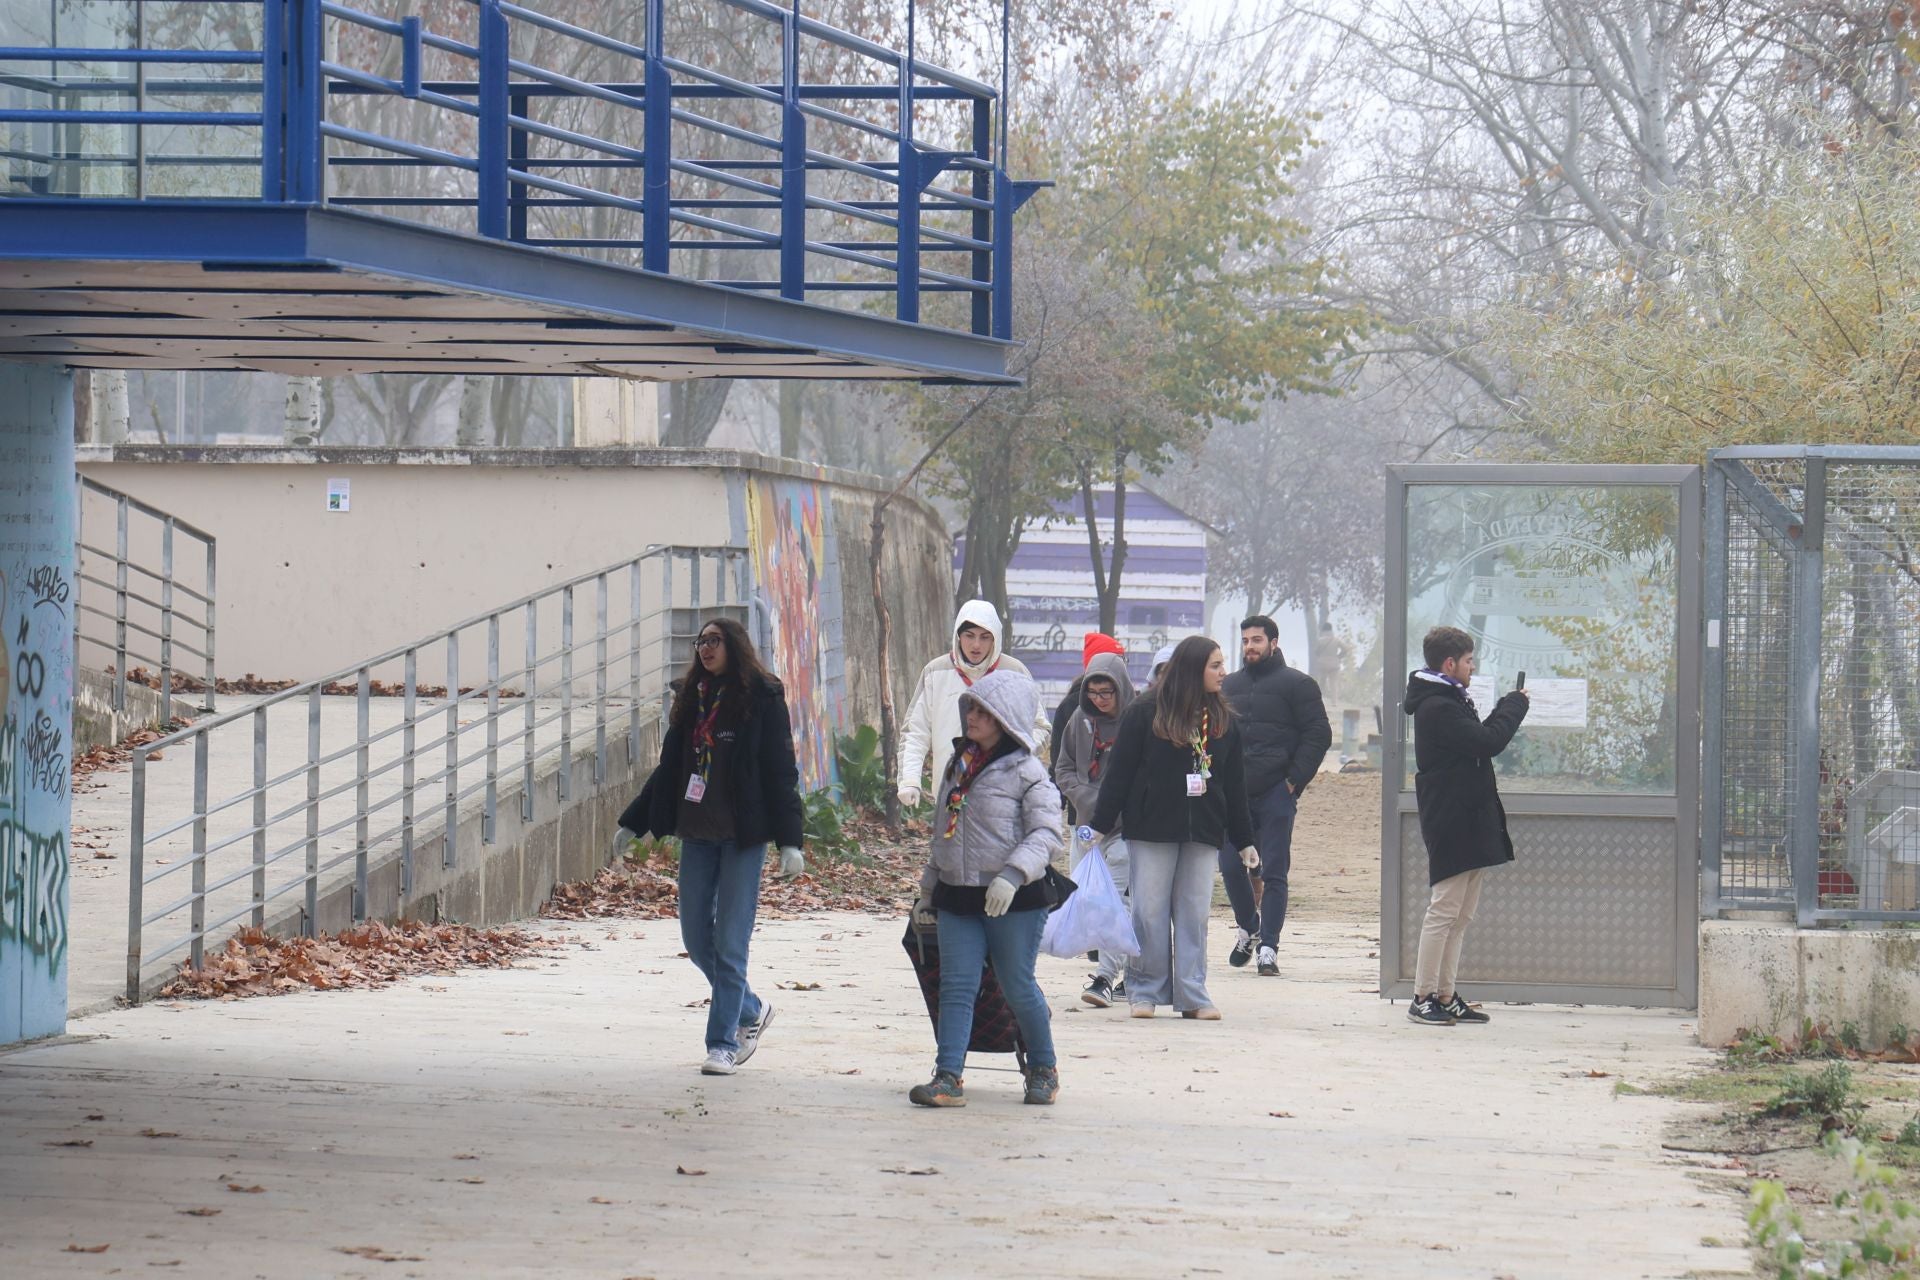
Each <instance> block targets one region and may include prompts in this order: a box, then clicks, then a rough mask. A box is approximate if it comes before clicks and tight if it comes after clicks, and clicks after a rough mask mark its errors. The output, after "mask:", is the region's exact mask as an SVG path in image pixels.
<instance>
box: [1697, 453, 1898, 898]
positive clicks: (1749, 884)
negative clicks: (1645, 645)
mask: <svg viewBox="0 0 1920 1280" xmlns="http://www.w3.org/2000/svg"><path fill="white" fill-rule="evenodd" d="M1707 507H1708V509H1707V601H1708V606H1707V607H1708V622H1707V672H1706V675H1707V707H1706V726H1705V727H1706V740H1705V752H1706V756H1705V774H1704V778H1703V782H1704V793H1703V802H1704V803H1703V812H1702V822H1701V826H1702V832H1701V834H1702V846H1703V854H1704V857H1703V867H1704V872H1705V876H1706V885H1705V907H1706V910H1708V911H1709V912H1710V913H1714V914H1724V913H1725V912H1727V911H1729V910H1737V909H1740V908H1743V907H1745V908H1789V907H1790V908H1792V909H1793V910H1794V911H1795V913H1796V916H1797V918H1798V919H1799V921H1800V922H1801V923H1803V924H1811V923H1814V922H1816V921H1821V920H1897V919H1905V920H1920V900H1917V899H1920V669H1916V663H1920V448H1893V447H1888V448H1866V447H1861V448H1827V449H1820V448H1814V447H1776V448H1748V449H1729V450H1722V451H1720V452H1718V453H1716V454H1715V455H1714V457H1713V459H1712V461H1711V463H1710V464H1709V467H1708V473H1707Z"/></svg>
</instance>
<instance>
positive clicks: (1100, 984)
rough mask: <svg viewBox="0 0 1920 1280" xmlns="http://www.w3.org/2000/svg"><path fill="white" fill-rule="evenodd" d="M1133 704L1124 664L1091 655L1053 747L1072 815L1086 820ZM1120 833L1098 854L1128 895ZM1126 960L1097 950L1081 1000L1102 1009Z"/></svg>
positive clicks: (1117, 988) (1116, 989) (1119, 989)
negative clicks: (1096, 964)
mask: <svg viewBox="0 0 1920 1280" xmlns="http://www.w3.org/2000/svg"><path fill="white" fill-rule="evenodd" d="M1132 702H1133V678H1132V676H1131V675H1130V674H1129V673H1128V671H1127V660H1126V659H1125V658H1123V657H1121V656H1120V655H1119V654H1117V653H1099V654H1095V655H1094V656H1093V658H1092V660H1091V661H1089V662H1088V663H1087V672H1086V675H1085V676H1084V677H1082V679H1081V682H1080V705H1079V706H1078V707H1077V708H1075V709H1074V713H1073V715H1072V717H1071V718H1070V719H1069V720H1068V721H1067V724H1066V728H1065V729H1064V730H1063V731H1062V732H1061V734H1060V741H1059V743H1058V744H1057V746H1058V751H1059V754H1058V755H1057V756H1055V757H1054V761H1053V780H1054V782H1055V783H1056V784H1057V785H1058V786H1059V788H1060V794H1061V795H1062V796H1065V797H1066V800H1067V803H1068V804H1070V805H1072V806H1073V809H1074V812H1075V813H1080V814H1086V815H1088V816H1091V815H1092V813H1093V806H1094V805H1095V804H1096V803H1097V802H1098V801H1099V799H1100V776H1101V769H1102V767H1103V766H1104V765H1105V764H1106V760H1107V752H1108V751H1109V750H1110V749H1111V748H1112V746H1113V743H1114V740H1115V739H1116V738H1117V737H1119V735H1120V717H1121V715H1122V714H1124V713H1125V712H1126V709H1127V707H1128V705H1129V704H1131V703H1132ZM1124 834H1125V833H1123V832H1121V831H1117V830H1116V831H1111V832H1109V833H1108V834H1107V838H1106V839H1105V840H1102V841H1101V842H1100V852H1101V854H1102V855H1103V856H1104V857H1105V858H1106V860H1107V869H1108V870H1109V871H1111V872H1112V873H1113V882H1114V884H1115V885H1117V886H1119V889H1120V892H1121V893H1123V894H1124V893H1125V892H1126V891H1127V882H1128V876H1127V866H1128V863H1127V842H1126V840H1125V839H1124V838H1123V836H1124ZM1079 858H1080V841H1079V840H1078V839H1076V840H1075V842H1074V848H1073V860H1074V865H1075V866H1078V865H1080V864H1079ZM1126 965H1127V958H1126V957H1125V956H1121V955H1114V954H1113V953H1111V952H1102V953H1101V955H1100V969H1099V972H1097V973H1095V974H1094V975H1093V978H1092V981H1090V982H1088V983H1087V988H1086V990H1085V991H1082V992H1081V993H1080V998H1081V999H1082V1000H1084V1001H1086V1002H1087V1003H1088V1004H1090V1005H1092V1006H1093V1007H1094V1008H1096V1009H1105V1008H1107V1007H1109V1006H1110V1005H1112V1004H1113V1002H1114V1000H1115V999H1117V998H1119V997H1120V996H1121V995H1123V994H1124V993H1125V987H1124V985H1123V980H1122V977H1121V974H1122V972H1123V971H1124V970H1125V968H1126Z"/></svg>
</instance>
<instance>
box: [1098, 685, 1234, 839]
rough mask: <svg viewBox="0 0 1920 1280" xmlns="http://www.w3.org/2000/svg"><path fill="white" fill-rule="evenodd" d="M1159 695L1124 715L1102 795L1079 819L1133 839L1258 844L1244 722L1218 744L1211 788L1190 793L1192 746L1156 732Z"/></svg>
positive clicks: (1148, 695)
mask: <svg viewBox="0 0 1920 1280" xmlns="http://www.w3.org/2000/svg"><path fill="white" fill-rule="evenodd" d="M1157 693H1158V691H1157V690H1152V689H1150V690H1148V691H1147V692H1145V693H1143V694H1141V695H1140V696H1139V697H1137V698H1135V699H1134V700H1133V704H1132V705H1131V706H1129V707H1128V708H1127V710H1126V713H1125V714H1124V715H1122V716H1121V717H1120V732H1119V734H1118V735H1117V736H1116V737H1115V738H1114V743H1113V746H1112V747H1110V748H1108V750H1107V762H1106V766H1105V768H1104V769H1103V770H1102V772H1101V777H1100V799H1099V801H1098V803H1096V804H1095V805H1094V807H1093V815H1092V817H1090V818H1087V817H1085V816H1084V815H1083V819H1082V820H1083V821H1086V822H1089V823H1091V824H1092V826H1093V829H1094V830H1095V831H1099V832H1101V833H1103V834H1104V833H1105V832H1109V831H1112V830H1115V829H1116V828H1119V829H1121V830H1124V831H1125V832H1126V833H1127V839H1128V840H1145V841H1148V842H1150V843H1155V844H1184V843H1188V842H1191V843H1194V844H1205V845H1212V846H1214V847H1215V848H1220V847H1223V846H1230V847H1232V848H1234V849H1244V848H1246V847H1247V846H1248V845H1250V844H1252V843H1253V819H1252V817H1251V816H1250V815H1249V814H1248V812H1247V787H1246V766H1245V761H1244V759H1243V758H1242V755H1241V745H1240V726H1239V724H1238V723H1236V722H1229V723H1228V725H1227V731H1226V733H1225V734H1223V735H1221V736H1220V737H1218V738H1216V739H1214V741H1213V749H1212V751H1211V752H1210V754H1211V755H1212V757H1213V777H1212V779H1211V781H1209V782H1208V784H1207V793H1206V794H1205V795H1203V796H1189V795H1188V794H1187V774H1189V773H1191V772H1192V771H1193V748H1192V747H1191V746H1189V745H1188V744H1187V743H1184V742H1168V741H1167V740H1166V739H1165V738H1161V737H1158V736H1156V735H1155V734H1154V732H1153V712H1154V706H1155V704H1156V703H1157V702H1158V697H1157Z"/></svg>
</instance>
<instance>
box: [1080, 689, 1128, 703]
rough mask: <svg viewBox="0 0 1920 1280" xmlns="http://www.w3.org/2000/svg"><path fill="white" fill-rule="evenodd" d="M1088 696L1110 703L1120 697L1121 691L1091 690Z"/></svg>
mask: <svg viewBox="0 0 1920 1280" xmlns="http://www.w3.org/2000/svg"><path fill="white" fill-rule="evenodd" d="M1087 696H1088V697H1089V698H1098V699H1100V701H1102V702H1109V701H1111V700H1113V699H1114V698H1117V697H1119V696H1120V691H1119V690H1118V689H1089V690H1087Z"/></svg>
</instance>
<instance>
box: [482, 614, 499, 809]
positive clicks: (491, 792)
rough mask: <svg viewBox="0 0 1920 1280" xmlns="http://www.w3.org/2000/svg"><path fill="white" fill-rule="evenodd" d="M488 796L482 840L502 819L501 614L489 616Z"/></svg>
mask: <svg viewBox="0 0 1920 1280" xmlns="http://www.w3.org/2000/svg"><path fill="white" fill-rule="evenodd" d="M486 795H487V799H486V809H485V812H484V813H483V814H482V816H481V819H480V840H481V843H483V844H492V843H493V838H494V835H495V833H496V830H497V828H498V823H499V820H500V615H499V614H497V613H495V614H490V615H488V617H487V793H486Z"/></svg>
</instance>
